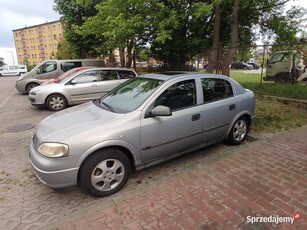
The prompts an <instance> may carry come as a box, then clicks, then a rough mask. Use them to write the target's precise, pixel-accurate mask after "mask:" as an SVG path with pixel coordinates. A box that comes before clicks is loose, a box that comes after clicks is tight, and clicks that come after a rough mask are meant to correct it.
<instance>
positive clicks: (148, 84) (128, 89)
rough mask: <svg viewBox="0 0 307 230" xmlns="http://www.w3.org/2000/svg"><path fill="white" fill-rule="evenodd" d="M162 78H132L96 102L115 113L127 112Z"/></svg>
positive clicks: (141, 101) (150, 92)
mask: <svg viewBox="0 0 307 230" xmlns="http://www.w3.org/2000/svg"><path fill="white" fill-rule="evenodd" d="M162 82H163V81H162V80H157V79H148V78H140V77H137V78H134V79H131V80H128V81H126V82H125V83H123V84H121V85H120V86H118V87H117V88H115V89H114V90H112V91H111V92H109V93H108V94H106V95H105V96H103V97H102V98H100V99H99V100H98V101H97V102H98V103H96V105H98V106H99V107H101V108H107V109H108V110H110V111H113V112H117V113H128V112H131V111H133V110H135V109H136V108H138V107H139V106H140V105H141V104H142V103H143V102H144V101H145V100H146V99H147V98H148V97H149V96H150V95H151V94H152V93H153V92H154V91H155V90H156V88H157V87H158V86H159V85H160V84H161V83H162Z"/></svg>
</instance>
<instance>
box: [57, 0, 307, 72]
mask: <svg viewBox="0 0 307 230" xmlns="http://www.w3.org/2000/svg"><path fill="white" fill-rule="evenodd" d="M288 1H289V0H258V1H250V0H177V1H173V0H126V1H121V0H104V1H99V0H94V1H90V0H55V4H56V6H55V9H56V10H57V11H58V12H59V13H60V14H61V15H63V17H62V20H63V21H64V25H65V38H66V40H67V43H68V47H69V46H70V49H71V50H72V53H74V54H77V55H79V56H80V55H81V56H82V57H84V56H91V55H92V56H94V55H96V56H97V55H105V56H106V55H110V54H112V52H113V51H114V50H115V49H117V50H119V56H120V63H121V65H122V66H128V67H130V66H131V62H132V60H133V57H134V56H135V55H136V54H141V53H142V52H143V51H142V49H143V48H144V47H149V49H150V52H149V53H150V54H151V55H152V57H154V58H155V59H157V60H159V61H162V62H163V63H164V66H165V67H166V68H167V69H176V70H179V69H185V68H186V64H187V63H188V61H189V60H191V59H192V58H193V57H195V56H197V57H199V56H200V55H202V56H204V55H209V54H210V55H209V65H208V68H209V69H208V70H209V72H210V71H212V70H213V68H214V64H212V62H216V59H217V57H218V56H219V58H221V59H222V63H221V64H222V65H223V66H222V67H223V71H224V73H225V74H227V71H226V68H228V64H229V63H230V62H231V61H232V60H233V59H234V58H235V55H237V52H238V47H249V46H251V44H253V43H254V42H255V41H256V40H259V39H261V38H265V40H267V41H270V42H275V43H281V42H283V43H289V42H293V41H294V40H295V36H296V34H297V32H298V30H299V26H298V25H299V22H300V21H299V20H300V19H301V18H302V17H303V15H304V13H306V11H304V10H303V9H302V8H292V9H290V10H288V11H287V12H286V13H285V9H284V6H285V3H286V2H288ZM209 50H210V52H209ZM239 51H240V56H241V57H245V56H246V55H248V52H249V50H248V49H246V50H243V49H240V50H239ZM210 63H211V64H210Z"/></svg>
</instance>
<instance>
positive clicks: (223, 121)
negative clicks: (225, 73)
mask: <svg viewBox="0 0 307 230" xmlns="http://www.w3.org/2000/svg"><path fill="white" fill-rule="evenodd" d="M201 83H202V90H203V102H204V104H203V106H202V107H203V110H202V112H201V115H202V127H203V131H204V132H203V136H202V139H203V141H204V142H207V143H208V144H211V143H215V142H218V141H221V140H222V139H224V138H225V134H226V132H227V131H228V128H229V126H230V124H231V122H232V120H233V119H234V117H235V116H236V114H237V112H238V109H239V102H238V100H237V98H236V97H234V93H233V89H232V86H231V84H230V82H229V81H227V80H224V79H219V78H203V79H201Z"/></svg>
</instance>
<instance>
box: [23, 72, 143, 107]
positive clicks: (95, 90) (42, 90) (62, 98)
mask: <svg viewBox="0 0 307 230" xmlns="http://www.w3.org/2000/svg"><path fill="white" fill-rule="evenodd" d="M135 76H137V73H136V72H135V71H134V70H131V69H125V68H106V67H105V68H92V69H85V70H81V71H78V72H76V73H74V74H72V75H70V76H67V77H66V78H64V79H62V80H61V81H59V82H55V83H53V84H46V85H40V86H37V87H35V88H33V89H31V90H30V93H29V95H28V98H29V100H30V102H31V104H32V105H36V106H46V107H47V108H48V109H50V110H55V111H56V110H62V109H65V108H66V107H67V106H69V105H74V104H80V103H83V102H86V101H90V100H93V99H96V98H99V97H101V96H102V95H104V94H106V93H107V92H109V91H110V90H111V89H113V88H115V87H116V86H118V85H119V84H121V83H123V82H124V81H126V80H128V79H129V78H133V77H135Z"/></svg>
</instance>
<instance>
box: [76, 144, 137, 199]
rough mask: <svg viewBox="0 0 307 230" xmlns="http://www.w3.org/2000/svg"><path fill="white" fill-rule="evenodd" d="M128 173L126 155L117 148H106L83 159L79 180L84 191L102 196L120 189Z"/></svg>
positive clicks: (126, 179) (129, 169) (128, 162)
mask: <svg viewBox="0 0 307 230" xmlns="http://www.w3.org/2000/svg"><path fill="white" fill-rule="evenodd" d="M130 173H131V164H130V161H129V159H128V157H127V156H126V155H125V154H124V153H123V152H122V151H120V150H118V149H115V148H107V149H103V150H100V151H98V152H96V153H94V154H93V155H91V156H89V158H88V159H86V160H85V162H84V163H83V164H82V166H81V169H80V172H79V182H80V185H81V187H82V188H83V189H84V190H85V191H86V192H88V193H90V194H91V195H93V196H97V197H104V196H109V195H112V194H114V193H116V192H118V191H119V190H120V189H122V188H123V187H124V185H125V184H126V183H127V181H128V178H129V176H130Z"/></svg>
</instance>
